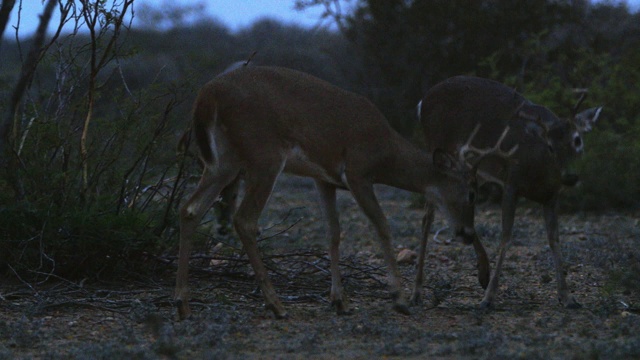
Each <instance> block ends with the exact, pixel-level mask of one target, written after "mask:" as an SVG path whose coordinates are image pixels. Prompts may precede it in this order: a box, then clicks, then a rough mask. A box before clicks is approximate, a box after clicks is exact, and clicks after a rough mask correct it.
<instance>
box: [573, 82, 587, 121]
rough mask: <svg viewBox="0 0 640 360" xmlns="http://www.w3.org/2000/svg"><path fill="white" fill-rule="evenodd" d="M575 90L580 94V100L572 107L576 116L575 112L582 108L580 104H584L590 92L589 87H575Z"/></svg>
mask: <svg viewBox="0 0 640 360" xmlns="http://www.w3.org/2000/svg"><path fill="white" fill-rule="evenodd" d="M573 92H574V93H576V94H580V98H578V101H577V102H576V104H575V105H574V106H573V109H572V112H573V115H574V116H575V114H577V113H578V109H580V105H582V103H583V102H584V100H585V99H586V98H587V95H588V94H589V89H573Z"/></svg>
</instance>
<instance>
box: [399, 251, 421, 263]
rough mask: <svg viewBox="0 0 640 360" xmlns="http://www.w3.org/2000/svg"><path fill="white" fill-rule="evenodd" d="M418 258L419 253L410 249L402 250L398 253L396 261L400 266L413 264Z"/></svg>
mask: <svg viewBox="0 0 640 360" xmlns="http://www.w3.org/2000/svg"><path fill="white" fill-rule="evenodd" d="M417 258H418V253H417V252H415V251H413V250H410V249H402V250H400V252H399V253H398V257H397V258H396V261H397V262H398V264H413V263H414V262H416V259H417Z"/></svg>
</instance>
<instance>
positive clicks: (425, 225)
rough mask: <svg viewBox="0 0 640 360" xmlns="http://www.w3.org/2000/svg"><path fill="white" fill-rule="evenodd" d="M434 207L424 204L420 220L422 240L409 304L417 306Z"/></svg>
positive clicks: (420, 298) (420, 296)
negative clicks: (423, 212) (423, 211)
mask: <svg viewBox="0 0 640 360" xmlns="http://www.w3.org/2000/svg"><path fill="white" fill-rule="evenodd" d="M435 210H436V209H435V206H434V205H433V204H431V203H429V202H427V203H426V204H425V214H424V217H423V218H422V239H420V252H419V253H418V264H416V281H415V284H414V285H413V293H411V298H410V299H409V303H411V304H412V305H418V304H420V303H421V302H422V284H423V282H424V262H425V258H426V256H427V242H428V240H429V232H430V231H431V224H433V219H434V217H435Z"/></svg>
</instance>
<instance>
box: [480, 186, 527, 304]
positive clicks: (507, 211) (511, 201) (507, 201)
mask: <svg viewBox="0 0 640 360" xmlns="http://www.w3.org/2000/svg"><path fill="white" fill-rule="evenodd" d="M517 200H518V199H517V196H516V194H515V189H514V188H513V187H512V186H509V185H507V186H506V187H505V191H504V195H503V196H502V236H501V240H500V246H499V247H498V253H499V255H498V262H497V264H496V269H495V272H494V273H493V276H492V277H491V279H490V280H489V286H487V288H486V290H485V292H484V298H483V299H482V302H481V303H480V308H482V309H486V308H489V307H490V306H491V305H492V304H493V301H494V300H495V297H496V293H497V291H498V282H499V279H500V272H501V271H502V263H503V262H504V258H505V255H506V254H507V248H508V247H509V245H511V235H512V231H513V220H514V217H515V212H516V202H517Z"/></svg>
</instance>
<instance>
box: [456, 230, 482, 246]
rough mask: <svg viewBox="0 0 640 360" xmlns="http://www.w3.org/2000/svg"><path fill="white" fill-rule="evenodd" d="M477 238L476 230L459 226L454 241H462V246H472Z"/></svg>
mask: <svg viewBox="0 0 640 360" xmlns="http://www.w3.org/2000/svg"><path fill="white" fill-rule="evenodd" d="M477 237H478V235H477V234H476V230H475V229H474V228H472V227H467V226H461V227H459V228H458V229H457V230H456V240H457V241H462V243H463V244H466V245H469V244H473V241H474V240H475V239H476V238H477Z"/></svg>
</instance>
